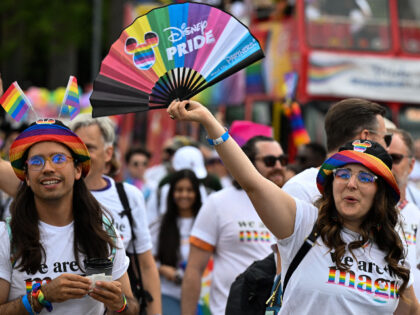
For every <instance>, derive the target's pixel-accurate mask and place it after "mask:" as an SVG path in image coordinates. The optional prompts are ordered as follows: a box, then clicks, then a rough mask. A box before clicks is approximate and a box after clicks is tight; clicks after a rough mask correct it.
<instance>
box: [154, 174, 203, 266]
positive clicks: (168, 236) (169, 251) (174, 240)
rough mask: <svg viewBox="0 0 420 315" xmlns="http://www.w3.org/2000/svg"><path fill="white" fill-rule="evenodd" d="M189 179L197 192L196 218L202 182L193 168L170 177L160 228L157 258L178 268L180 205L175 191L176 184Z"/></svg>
mask: <svg viewBox="0 0 420 315" xmlns="http://www.w3.org/2000/svg"><path fill="white" fill-rule="evenodd" d="M182 179H188V180H189V181H190V182H191V185H192V187H193V190H194V193H195V201H194V203H193V205H192V212H193V217H194V218H195V217H196V216H197V214H198V211H199V210H200V207H201V194H200V182H199V180H198V179H197V177H196V176H195V174H194V172H193V171H191V170H187V169H185V170H180V171H178V172H176V173H174V174H173V175H171V178H170V188H169V192H168V199H167V209H166V212H165V214H164V215H163V217H162V223H161V226H160V230H159V238H158V250H157V260H159V261H160V263H161V264H164V265H168V266H172V267H175V268H177V267H178V266H177V264H178V262H179V256H180V245H181V236H180V233H179V229H178V220H177V219H178V217H179V211H178V206H177V205H176V203H175V199H174V191H175V186H176V184H177V183H178V182H179V181H180V180H182Z"/></svg>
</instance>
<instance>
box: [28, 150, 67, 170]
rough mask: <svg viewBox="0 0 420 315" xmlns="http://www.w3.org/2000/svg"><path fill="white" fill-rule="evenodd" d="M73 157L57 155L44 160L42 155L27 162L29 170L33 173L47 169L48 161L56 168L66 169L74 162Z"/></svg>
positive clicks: (35, 156)
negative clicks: (66, 166)
mask: <svg viewBox="0 0 420 315" xmlns="http://www.w3.org/2000/svg"><path fill="white" fill-rule="evenodd" d="M72 160H73V157H71V156H69V155H66V154H63V153H56V154H53V155H51V156H49V157H47V158H44V157H43V156H41V155H34V156H33V157H31V158H30V159H28V160H27V161H26V164H27V165H28V169H30V170H31V171H41V170H43V169H44V167H45V163H46V161H50V162H51V163H52V165H53V166H54V168H56V169H59V168H62V167H64V165H66V163H67V162H69V161H72Z"/></svg>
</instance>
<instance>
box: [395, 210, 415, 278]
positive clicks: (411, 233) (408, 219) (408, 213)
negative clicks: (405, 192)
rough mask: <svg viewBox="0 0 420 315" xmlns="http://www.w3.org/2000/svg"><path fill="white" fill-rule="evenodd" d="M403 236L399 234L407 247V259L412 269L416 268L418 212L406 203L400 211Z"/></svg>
mask: <svg viewBox="0 0 420 315" xmlns="http://www.w3.org/2000/svg"><path fill="white" fill-rule="evenodd" d="M400 214H401V220H402V222H401V223H402V226H403V229H404V234H402V233H401V230H399V232H400V237H401V239H402V240H405V242H406V243H407V247H408V255H407V258H408V259H409V262H410V264H411V266H412V267H416V266H417V264H418V263H419V262H420V260H419V258H420V243H419V242H417V240H418V239H419V237H420V230H419V227H420V210H419V208H418V207H417V206H416V205H415V204H414V203H412V202H408V203H407V204H406V206H405V207H404V208H403V209H402V210H401V211H400ZM419 280H420V279H419Z"/></svg>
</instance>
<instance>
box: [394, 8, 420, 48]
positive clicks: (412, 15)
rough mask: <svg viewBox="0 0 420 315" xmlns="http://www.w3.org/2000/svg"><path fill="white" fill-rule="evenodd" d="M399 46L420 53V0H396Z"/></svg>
mask: <svg viewBox="0 0 420 315" xmlns="http://www.w3.org/2000/svg"><path fill="white" fill-rule="evenodd" d="M398 16H399V19H400V23H399V25H400V34H401V46H402V49H403V51H405V52H408V53H416V54H419V53H420V2H419V1H416V0H398Z"/></svg>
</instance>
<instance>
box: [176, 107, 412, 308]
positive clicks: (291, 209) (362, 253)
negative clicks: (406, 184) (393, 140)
mask: <svg viewBox="0 0 420 315" xmlns="http://www.w3.org/2000/svg"><path fill="white" fill-rule="evenodd" d="M187 105H188V106H187ZM168 113H169V115H170V116H171V117H172V118H174V119H175V118H176V119H180V120H188V121H196V122H199V123H201V124H203V126H204V128H205V129H206V131H207V133H208V141H209V143H210V144H212V145H214V146H215V147H216V149H217V152H218V154H219V156H220V157H221V159H222V161H223V163H224V164H225V166H226V168H227V169H228V170H229V172H230V173H231V174H232V176H233V177H234V178H235V180H236V181H237V182H238V183H239V184H240V185H241V187H242V188H243V189H244V190H245V191H246V193H247V194H248V196H249V197H250V199H251V201H252V203H253V205H254V207H255V209H256V211H257V212H258V215H259V216H260V218H261V219H262V221H263V222H264V224H265V225H266V226H267V228H268V229H270V231H271V232H272V233H273V234H274V235H275V236H276V237H277V238H278V243H277V245H278V248H279V252H280V255H281V264H282V282H283V284H284V279H285V275H286V274H287V273H288V269H289V267H290V266H291V265H294V264H293V263H292V261H293V258H294V257H295V256H297V253H298V252H300V249H301V248H302V244H303V243H304V242H305V243H306V238H307V237H308V235H310V234H311V235H314V239H315V241H314V242H313V246H309V248H310V249H309V251H307V253H306V255H305V256H304V257H303V259H302V260H301V261H300V264H299V265H297V268H296V270H295V272H294V273H293V274H292V276H291V277H290V281H289V282H288V283H289V284H288V286H287V287H286V288H284V287H283V299H282V301H283V304H282V307H281V309H280V313H279V314H314V313H320V314H336V313H339V314H359V313H360V314H393V313H394V312H397V313H398V314H400V313H402V312H404V311H408V309H409V311H410V313H411V314H417V313H418V311H419V305H418V302H417V299H416V297H415V295H414V290H413V286H412V279H411V280H410V270H409V266H408V264H407V263H406V262H405V249H404V246H403V242H402V241H401V239H400V237H399V235H398V233H397V232H396V226H397V223H398V222H399V213H398V210H397V208H396V204H397V202H398V201H399V199H400V192H399V188H398V185H397V182H396V180H395V178H394V176H393V175H392V172H391V170H390V168H391V167H392V159H391V157H390V156H389V154H388V153H387V152H386V150H385V149H384V148H383V147H382V146H381V145H380V144H378V143H376V142H373V141H367V140H356V141H352V142H349V143H348V144H346V145H345V146H344V147H342V148H341V149H340V151H339V152H337V153H335V154H334V155H332V156H331V157H329V158H328V159H327V160H326V161H325V162H324V163H323V164H322V166H321V167H320V170H319V172H318V176H317V186H318V189H319V191H320V192H321V195H322V196H321V199H320V200H319V201H318V203H317V204H316V206H315V205H312V204H310V203H306V202H304V201H302V200H299V199H296V198H293V197H292V196H290V195H289V194H287V193H286V192H285V191H283V190H282V189H281V188H279V187H278V186H276V185H274V184H273V183H272V182H270V181H269V180H267V179H266V178H264V177H263V176H261V174H260V173H259V172H258V171H257V170H256V169H255V167H254V166H253V165H252V163H251V162H250V161H249V159H248V158H247V157H246V156H245V154H244V153H243V152H242V150H241V149H240V147H239V146H238V145H237V143H236V142H235V141H234V140H232V139H230V136H229V133H228V132H227V131H226V130H225V129H224V128H223V126H221V125H220V123H219V122H218V121H217V120H216V119H215V118H214V117H213V115H212V114H211V113H210V112H209V110H208V109H207V108H205V107H204V106H202V105H201V104H199V103H197V102H194V101H182V102H179V101H174V102H173V103H172V104H171V105H170V106H169V108H168ZM311 231H314V233H312V232H311Z"/></svg>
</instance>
